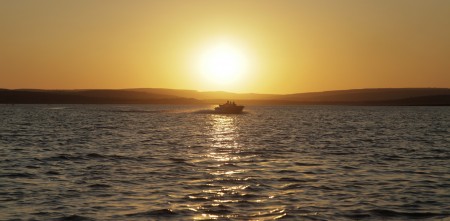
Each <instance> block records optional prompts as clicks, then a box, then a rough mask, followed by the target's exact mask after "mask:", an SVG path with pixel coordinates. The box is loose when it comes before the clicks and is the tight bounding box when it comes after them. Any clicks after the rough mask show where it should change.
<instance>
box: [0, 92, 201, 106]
mask: <svg viewBox="0 0 450 221" xmlns="http://www.w3.org/2000/svg"><path fill="white" fill-rule="evenodd" d="M0 103H8V104H200V103H202V102H201V101H199V100H196V99H192V98H183V97H177V96H172V95H166V94H153V93H146V92H139V91H132V90H131V91H130V90H27V89H22V90H4V89H2V90H0Z"/></svg>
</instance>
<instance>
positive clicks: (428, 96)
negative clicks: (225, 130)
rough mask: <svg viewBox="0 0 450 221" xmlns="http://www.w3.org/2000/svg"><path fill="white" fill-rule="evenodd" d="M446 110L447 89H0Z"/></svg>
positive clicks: (58, 95)
mask: <svg viewBox="0 0 450 221" xmlns="http://www.w3.org/2000/svg"><path fill="white" fill-rule="evenodd" d="M226 100H234V101H236V102H239V103H240V104H244V105H367V106H374V105H377V106H450V88H386V89H383V88H380V89H352V90H338V91H325V92H311V93H297V94H286V95H278V94H239V93H229V92H199V91H194V90H175V89H160V88H137V89H117V90H107V89H106V90H103V89H91V90H38V89H14V90H9V89H0V103H1V104H167V105H184V104H218V103H223V102H224V101H226Z"/></svg>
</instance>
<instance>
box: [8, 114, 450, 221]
mask: <svg viewBox="0 0 450 221" xmlns="http://www.w3.org/2000/svg"><path fill="white" fill-rule="evenodd" d="M208 108H211V107H205V106H151V105H150V106H142V105H135V106H133V105H131V106H119V105H84V106H83V105H66V106H57V105H15V106H9V105H3V106H0V119H1V121H0V147H1V152H0V219H1V220H15V219H18V220H28V219H32V220H155V219H167V220H196V219H199V220H203V219H232V220H234V219H235V220H250V219H252V220H272V219H277V218H281V219H286V220H347V219H348V220H352V219H366V220H380V219H389V220H395V219H397V220H407V219H413V218H416V219H430V220H436V219H437V220H439V219H449V218H450V213H449V211H450V108H449V107H340V106H254V107H248V108H247V109H246V113H245V114H242V115H215V114H211V113H210V112H208V111H205V109H208Z"/></svg>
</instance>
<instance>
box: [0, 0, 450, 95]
mask: <svg viewBox="0 0 450 221" xmlns="http://www.w3.org/2000/svg"><path fill="white" fill-rule="evenodd" d="M0 30H1V31H0V88H10V89H15V88H39V89H93V88H109V89H118V88H174V89H194V90H201V91H205V90H214V91H216V90H225V91H232V92H255V93H294V92H309V91H325V90H337V89H352V88H385V87H389V88H392V87H446V88H448V87H450V1H447V0H426V1H424V0H376V1H368V0H353V1H350V0H342V1H332V0H330V1H325V0H310V1H302V0H271V1H268V0H236V1H233V0H224V1H218V0H217V1H214V0H196V1H187V0H179V1H176V0H159V1H156V0H155V1H150V0H147V1H138V0H127V1H115V0H103V1H95V0H77V1H75V0H73V1H61V0H54V1H49V0H39V1H36V0H30V1H25V0H2V1H0Z"/></svg>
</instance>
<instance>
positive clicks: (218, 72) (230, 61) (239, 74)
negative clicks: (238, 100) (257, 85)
mask: <svg viewBox="0 0 450 221" xmlns="http://www.w3.org/2000/svg"><path fill="white" fill-rule="evenodd" d="M247 69H248V59H247V56H246V54H245V53H244V50H242V49H241V48H240V47H238V46H237V45H235V44H232V43H230V42H219V43H216V44H213V45H210V46H208V47H206V48H205V50H203V52H202V53H201V56H200V58H199V71H200V73H201V74H202V75H203V77H204V78H205V79H206V80H207V81H208V82H211V83H216V84H221V85H225V84H231V83H236V82H238V81H239V80H240V79H242V78H243V75H245V74H246V72H247V71H248V70H247Z"/></svg>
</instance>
